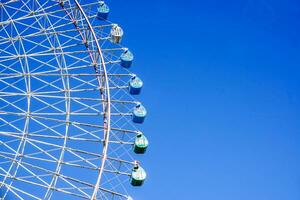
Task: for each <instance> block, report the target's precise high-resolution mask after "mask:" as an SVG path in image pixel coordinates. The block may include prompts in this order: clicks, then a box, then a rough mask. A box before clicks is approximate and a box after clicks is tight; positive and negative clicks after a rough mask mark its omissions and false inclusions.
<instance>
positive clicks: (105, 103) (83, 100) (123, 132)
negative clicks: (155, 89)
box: [0, 0, 149, 200]
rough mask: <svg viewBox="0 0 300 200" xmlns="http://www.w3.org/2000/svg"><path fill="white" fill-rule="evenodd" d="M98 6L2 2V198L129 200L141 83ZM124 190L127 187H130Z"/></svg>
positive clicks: (141, 144)
mask: <svg viewBox="0 0 300 200" xmlns="http://www.w3.org/2000/svg"><path fill="white" fill-rule="evenodd" d="M109 13H110V9H109V7H108V5H107V4H106V3H104V2H103V1H97V0H1V1H0V15H1V16H0V199H24V200H27V199H28V200H30V199H47V200H48V199H55V200H56V199H57V200H59V199H72V200H73V199H91V200H98V199H101V200H102V199H104V200H106V199H109V200H110V199H114V200H117V199H125V200H126V199H127V200H132V199H133V198H132V197H131V196H130V195H129V194H128V193H129V192H128V188H130V187H136V186H141V185H142V184H143V183H144V180H145V179H146V172H145V170H144V169H143V168H142V166H141V163H140V162H138V161H136V158H137V155H136V154H144V153H145V151H146V149H147V147H148V144H149V142H148V140H147V138H146V136H145V135H144V134H143V133H142V132H141V131H140V124H142V123H143V122H144V119H145V117H146V115H147V111H146V109H145V107H144V106H143V105H142V103H141V102H139V101H137V100H136V97H137V95H138V94H140V92H141V89H142V87H143V81H142V80H141V79H140V78H139V77H138V76H137V75H135V74H134V73H131V72H130V71H129V68H130V67H131V66H133V65H134V64H133V60H134V56H133V53H132V51H131V50H130V49H128V48H126V47H124V46H122V45H121V44H120V43H121V40H122V38H123V34H124V32H123V29H122V28H121V26H120V25H118V24H116V23H112V22H110V21H109V20H108V19H109ZM130 185H132V186H130Z"/></svg>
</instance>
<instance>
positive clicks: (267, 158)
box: [107, 0, 300, 200]
mask: <svg viewBox="0 0 300 200" xmlns="http://www.w3.org/2000/svg"><path fill="white" fill-rule="evenodd" d="M107 3H108V4H109V5H110V7H111V15H110V19H111V20H112V21H114V22H118V23H119V24H121V25H122V26H123V28H124V30H125V34H126V35H125V38H124V43H125V44H126V45H127V46H128V47H129V48H131V49H132V50H133V51H134V53H135V56H136V60H135V66H133V68H132V70H133V72H135V73H137V74H139V75H140V76H141V77H142V78H143V80H144V81H145V88H144V90H143V95H142V96H141V99H142V100H143V102H144V103H145V105H146V106H147V108H148V111H149V116H148V118H147V120H146V123H145V125H144V127H143V130H144V132H145V133H146V134H147V135H148V136H149V139H150V142H151V146H150V149H149V151H148V154H147V155H146V156H145V157H141V159H142V160H143V164H144V168H146V169H147V171H148V175H149V178H148V179H147V182H146V183H145V186H144V187H143V188H140V189H134V190H133V196H135V197H136V199H140V200H153V199H156V200H160V199H170V200H183V199H193V200H194V199H195V200H299V199H300V189H299V188H300V170H299V169H300V146H299V144H300V69H299V66H300V24H299V18H300V2H299V1H298V0H286V1H282V0H242V1H241V0H228V1H222V0H209V1H202V0H186V1H178V0H164V1H161V0H152V1H137V0H133V1H113V0H109V1H107Z"/></svg>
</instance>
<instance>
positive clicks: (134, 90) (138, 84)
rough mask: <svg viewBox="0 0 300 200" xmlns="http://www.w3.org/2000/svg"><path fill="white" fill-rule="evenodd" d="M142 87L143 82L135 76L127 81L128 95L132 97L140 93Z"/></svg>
mask: <svg viewBox="0 0 300 200" xmlns="http://www.w3.org/2000/svg"><path fill="white" fill-rule="evenodd" d="M142 87H143V81H142V80H141V79H140V78H138V77H137V76H133V77H132V78H131V79H130V81H129V93H130V94H132V95H138V94H140V93H141V90H142Z"/></svg>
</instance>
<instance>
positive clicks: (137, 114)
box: [132, 104, 147, 124]
mask: <svg viewBox="0 0 300 200" xmlns="http://www.w3.org/2000/svg"><path fill="white" fill-rule="evenodd" d="M132 114H133V115H132V121H133V122H134V123H138V124H142V123H143V122H144V120H145V118H146V115H147V110H146V108H145V107H144V106H142V105H141V104H138V105H136V106H135V107H134V109H133V112H132Z"/></svg>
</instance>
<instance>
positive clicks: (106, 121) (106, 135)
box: [74, 0, 111, 200]
mask: <svg viewBox="0 0 300 200" xmlns="http://www.w3.org/2000/svg"><path fill="white" fill-rule="evenodd" d="M74 2H75V4H76V6H77V7H78V9H79V10H80V12H81V13H82V15H83V16H84V18H85V20H86V22H87V25H88V27H89V29H90V31H91V33H92V36H93V38H94V40H95V43H96V47H97V50H98V53H99V55H100V62H101V65H102V68H103V73H104V78H105V83H104V84H105V92H106V103H105V105H106V106H105V114H104V143H103V151H102V160H101V167H100V170H99V174H98V178H97V182H96V184H95V188H94V192H93V195H92V198H91V199H92V200H96V199H97V194H98V191H99V187H100V183H101V178H102V174H103V171H104V167H105V161H106V159H107V150H108V143H109V136H110V103H111V102H110V91H109V82H108V75H107V71H106V66H105V61H104V58H103V54H102V51H101V47H100V45H99V42H98V39H97V36H96V33H95V31H94V29H93V27H92V25H91V23H90V21H89V18H88V17H87V16H86V14H85V12H84V10H83V8H82V7H81V5H80V3H79V2H78V1H77V0H74Z"/></svg>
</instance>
